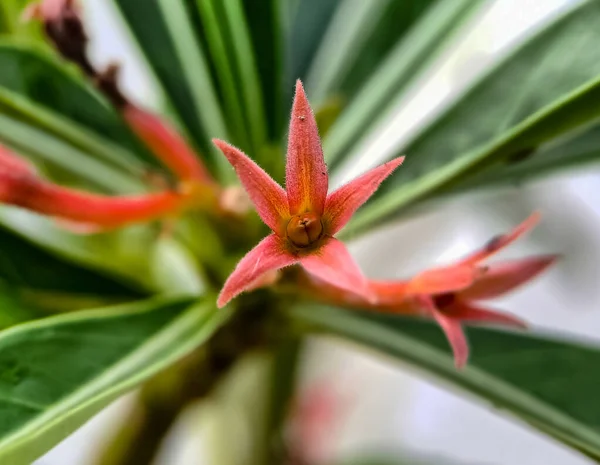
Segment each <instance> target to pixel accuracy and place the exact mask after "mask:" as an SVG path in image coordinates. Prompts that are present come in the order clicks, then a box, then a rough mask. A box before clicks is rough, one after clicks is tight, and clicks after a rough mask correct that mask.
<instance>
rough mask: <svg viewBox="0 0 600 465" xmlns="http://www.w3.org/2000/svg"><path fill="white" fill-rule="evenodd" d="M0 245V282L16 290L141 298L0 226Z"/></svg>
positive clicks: (135, 289)
mask: <svg viewBox="0 0 600 465" xmlns="http://www.w3.org/2000/svg"><path fill="white" fill-rule="evenodd" d="M0 243H1V244H2V254H0V280H1V281H2V282H3V283H6V284H8V285H10V286H11V287H12V288H13V289H15V290H17V289H21V290H23V291H36V292H46V293H71V294H74V295H80V296H81V295H97V296H105V297H111V298H132V297H141V296H143V295H144V293H143V292H142V289H141V288H139V287H136V286H135V285H134V284H133V283H129V285H128V284H127V283H126V282H125V281H124V280H122V279H121V280H116V279H114V278H111V277H109V276H107V275H105V274H103V273H101V272H98V271H94V270H91V269H89V268H85V267H83V266H77V265H75V264H73V263H70V262H69V261H67V260H64V259H62V258H60V257H59V256H56V255H53V254H52V253H50V252H47V251H45V250H43V249H41V248H39V247H36V246H35V245H34V244H32V243H31V242H29V241H27V240H26V239H24V238H23V237H20V236H18V235H17V234H15V233H14V232H11V231H10V230H8V229H6V228H4V227H1V226H0Z"/></svg>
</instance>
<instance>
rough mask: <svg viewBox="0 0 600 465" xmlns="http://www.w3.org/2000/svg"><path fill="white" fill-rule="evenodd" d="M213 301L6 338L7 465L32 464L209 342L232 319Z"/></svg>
mask: <svg viewBox="0 0 600 465" xmlns="http://www.w3.org/2000/svg"><path fill="white" fill-rule="evenodd" d="M213 300H214V299H211V298H208V297H207V298H206V299H205V300H204V301H202V302H200V303H198V304H197V305H193V306H191V302H190V301H189V300H183V301H182V300H180V301H164V300H163V301H161V300H154V301H147V302H140V303H136V304H131V305H127V306H120V307H114V308H110V309H101V310H90V311H85V312H79V313H77V314H70V315H68V316H61V317H54V318H48V319H45V320H41V321H37V322H33V323H28V324H25V325H21V326H17V327H14V328H12V329H9V330H6V331H4V332H2V333H0V416H1V417H2V419H3V421H2V423H1V424H0V461H1V462H2V463H7V464H11V465H21V464H23V465H26V464H30V463H31V462H32V461H33V460H34V459H35V458H37V457H38V456H39V455H41V454H42V453H44V452H45V451H47V450H48V449H50V448H51V447H52V446H54V445H55V444H56V443H58V442H59V441H61V440H62V439H64V438H65V437H66V436H67V435H69V434H70V433H71V432H73V431H74V430H75V429H76V428H78V427H79V426H81V424H83V423H84V422H85V421H86V420H88V419H89V418H90V417H91V416H92V415H94V414H95V413H96V412H98V411H99V410H101V409H102V408H103V407H104V406H106V405H107V404H108V403H109V402H111V401H112V400H114V399H115V398H117V397H118V396H119V395H121V394H123V393H124V392H127V391H128V390H130V389H132V388H134V387H135V386H136V385H138V384H140V383H141V382H142V381H144V380H146V379H148V378H149V377H150V376H152V375H153V374H155V373H157V372H159V371H160V370H162V369H163V368H165V367H167V366H168V365H170V364H171V363H173V362H174V361H175V360H177V359H179V358H181V357H182V356H184V355H186V354H188V353H189V352H190V351H192V350H193V349H195V348H196V347H197V346H198V345H200V344H202V343H203V342H204V341H205V340H206V339H207V338H209V337H210V335H211V334H212V333H213V332H214V331H215V330H216V329H217V328H218V327H219V326H221V325H222V324H223V323H224V322H225V321H226V320H227V318H228V317H229V315H230V314H229V313H228V312H227V311H218V310H217V309H216V308H215V307H214V303H213ZM65 347H68V348H69V350H65Z"/></svg>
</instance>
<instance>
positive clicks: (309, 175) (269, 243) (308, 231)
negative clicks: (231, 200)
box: [214, 81, 404, 307]
mask: <svg viewBox="0 0 600 465" xmlns="http://www.w3.org/2000/svg"><path fill="white" fill-rule="evenodd" d="M214 143H215V144H216V145H217V147H219V148H220V149H221V150H222V152H223V153H224V154H225V156H226V157H227V159H228V160H229V162H230V163H231V165H232V166H233V168H234V169H235V171H236V173H237V175H238V177H239V178H240V181H241V182H242V184H243V186H244V188H245V189H246V191H247V192H248V195H249V196H250V199H251V200H252V202H253V203H254V205H255V207H256V210H257V211H258V214H259V216H260V217H261V218H262V220H263V221H264V222H265V223H266V225H267V226H269V228H271V230H272V231H273V233H272V234H270V235H269V236H267V237H266V238H265V239H263V240H262V241H261V242H260V243H259V244H258V245H257V246H256V247H254V248H253V249H252V250H251V251H250V252H248V254H247V255H246V256H245V257H244V258H242V260H241V261H240V262H239V263H238V265H237V267H236V268H235V270H234V271H233V273H232V274H231V275H230V276H229V278H228V279H227V281H226V282H225V285H224V286H223V289H222V290H221V294H220V295H219V298H218V301H217V304H218V305H219V307H223V306H224V305H225V304H227V302H229V301H230V300H231V299H233V298H234V297H235V296H237V295H238V294H239V293H241V292H242V291H244V290H247V289H249V288H250V287H251V286H252V284H253V283H254V282H255V281H256V280H257V279H258V278H260V277H261V275H263V274H264V273H266V272H268V271H271V270H277V269H280V268H283V267H286V266H290V265H293V264H297V263H299V264H300V265H302V267H304V269H306V271H308V272H309V273H311V274H313V275H315V276H318V277H319V278H321V279H322V280H324V281H326V282H329V283H332V284H334V285H336V286H338V287H341V288H344V289H348V290H354V292H357V293H361V294H364V295H365V296H367V297H368V294H369V287H368V285H367V280H366V278H365V277H364V276H363V274H362V272H361V271H360V269H359V268H358V266H357V265H356V263H355V262H354V260H353V259H352V257H351V256H350V254H349V252H348V250H347V249H346V247H345V246H344V244H343V243H342V242H341V241H339V240H338V239H336V238H334V237H333V236H334V235H335V234H336V233H337V232H338V231H339V230H340V229H342V228H343V227H344V225H345V224H346V223H347V222H348V220H350V218H351V216H352V214H353V213H354V212H355V211H356V210H357V209H358V208H359V207H360V206H361V205H362V204H363V203H364V202H365V201H366V200H367V199H368V198H369V197H370V196H371V195H372V194H373V193H374V192H375V190H377V188H378V187H379V185H380V184H381V182H382V181H383V180H384V179H385V178H386V177H387V176H388V175H389V174H390V173H391V172H392V171H394V169H396V168H397V167H398V166H400V164H401V163H402V161H403V159H404V157H399V158H396V159H395V160H392V161H390V162H388V163H385V164H383V165H381V166H378V167H377V168H374V169H373V170H371V171H369V172H367V173H365V174H363V175H362V176H360V177H358V178H356V179H354V180H353V181H351V182H349V183H348V184H346V185H344V186H342V187H340V188H339V189H337V190H336V191H334V192H333V193H331V194H328V184H329V176H328V174H327V166H326V165H325V161H324V159H323V150H322V148H321V140H320V138H319V132H318V129H317V123H316V121H315V118H314V115H313V112H312V110H311V108H310V105H309V103H308V100H307V98H306V95H305V93H304V89H303V87H302V83H301V82H300V81H298V82H297V83H296V96H295V98H294V104H293V108H292V116H291V122H290V131H289V136H288V152H287V165H286V190H284V189H283V188H282V187H281V186H280V185H279V184H277V183H276V182H275V181H274V180H273V179H272V178H271V177H270V176H269V175H268V174H267V173H265V172H264V171H263V170H262V169H261V168H260V167H259V166H258V165H257V164H256V163H254V162H253V161H252V160H251V159H250V158H248V157H247V156H246V155H245V154H244V153H242V152H241V151H240V150H238V149H236V148H235V147H232V146H231V145H229V144H227V143H226V142H223V141H220V140H214Z"/></svg>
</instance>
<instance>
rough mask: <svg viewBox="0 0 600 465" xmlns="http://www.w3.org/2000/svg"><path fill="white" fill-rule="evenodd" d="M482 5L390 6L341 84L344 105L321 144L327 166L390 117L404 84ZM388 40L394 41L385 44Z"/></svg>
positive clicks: (468, 1) (468, 0) (461, 1)
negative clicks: (366, 51) (345, 100)
mask: <svg viewBox="0 0 600 465" xmlns="http://www.w3.org/2000/svg"><path fill="white" fill-rule="evenodd" d="M481 4H482V2H481V1H472V0H458V1H454V2H444V1H437V2H432V1H428V2H418V3H410V2H409V3H404V2H398V1H394V2H392V3H391V4H390V8H389V9H391V10H392V11H390V12H387V13H386V14H384V15H383V18H382V22H383V23H384V24H382V25H381V26H380V27H378V28H377V29H376V31H377V33H376V34H375V35H374V36H373V37H372V38H371V40H370V42H369V44H368V48H367V47H366V49H368V50H369V52H368V53H362V54H361V55H360V57H359V58H358V59H357V61H356V63H355V65H354V67H353V68H352V70H351V71H350V72H348V77H347V79H346V81H345V82H344V83H342V84H341V85H340V87H341V92H343V95H344V96H345V97H346V98H347V99H348V100H349V103H348V105H347V107H346V109H345V110H344V112H343V113H342V115H341V116H340V118H339V119H338V120H337V121H336V124H335V125H334V126H333V127H332V129H331V131H330V132H329V134H328V135H327V137H326V138H325V140H324V141H323V144H324V153H325V154H326V156H327V160H328V162H329V163H333V164H334V165H335V163H336V162H339V161H341V160H342V159H343V155H344V154H347V153H349V152H351V150H350V149H351V147H352V144H353V143H354V142H356V141H357V140H358V139H360V137H361V136H363V135H364V134H367V133H368V131H369V130H371V129H373V128H374V127H376V126H377V125H378V124H381V123H382V122H384V121H385V120H386V118H388V117H389V113H390V111H392V110H393V109H394V108H396V107H397V105H398V103H399V102H400V101H401V99H402V98H403V97H404V91H405V90H406V88H407V87H408V85H409V84H410V83H411V82H413V81H414V80H415V78H417V77H418V76H419V73H420V72H421V71H423V70H424V69H426V67H427V66H428V65H430V64H431V63H432V62H433V60H434V59H435V58H436V57H437V56H438V55H439V53H440V52H441V51H442V50H444V49H445V47H446V46H447V45H448V43H449V42H450V39H451V38H452V37H453V35H454V33H455V32H456V30H457V29H459V28H460V26H461V25H463V24H464V23H465V22H466V21H467V20H468V19H470V18H471V17H472V16H473V14H474V13H475V12H476V11H479V8H480V7H481ZM425 6H428V8H427V9H426V10H425V9H424V7H425ZM401 18H402V19H401ZM398 23H400V24H401V25H402V27H399V26H398V25H397V24H398ZM391 39H395V40H396V42H395V43H390V42H391ZM392 45H393V48H391V46H392ZM373 48H375V50H376V51H377V53H373V52H372V49H373ZM367 71H369V72H368V73H367ZM359 77H360V78H359Z"/></svg>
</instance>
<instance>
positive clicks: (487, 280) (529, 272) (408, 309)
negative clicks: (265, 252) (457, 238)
mask: <svg viewBox="0 0 600 465" xmlns="http://www.w3.org/2000/svg"><path fill="white" fill-rule="evenodd" d="M538 220H539V215H538V214H534V215H532V216H530V217H529V218H528V219H526V220H525V221H524V222H523V223H521V224H520V225H519V226H517V227H516V228H514V229H513V230H512V231H511V232H509V233H508V234H504V235H501V236H497V237H495V238H494V239H492V240H491V241H489V242H488V244H486V245H485V246H484V247H482V248H481V249H479V250H476V251H475V252H473V253H471V254H470V255H468V256H467V257H465V258H463V259H462V260H459V261H457V262H456V263H454V264H452V265H449V266H445V267H438V268H431V269H429V270H426V271H424V272H422V273H419V274H418V275H416V276H415V277H413V278H412V279H409V280H389V281H383V280H381V281H379V280H372V281H369V286H370V288H371V291H372V293H373V294H375V296H376V302H375V303H373V302H369V301H368V300H366V299H365V298H364V297H363V296H361V295H358V294H356V293H353V292H348V291H347V290H343V289H340V288H339V287H334V286H331V285H330V284H328V283H325V282H322V281H319V280H315V279H314V278H310V279H306V278H307V277H301V279H303V280H302V281H301V283H300V285H301V286H302V288H303V290H304V291H305V292H306V293H308V294H310V295H312V296H313V297H315V298H317V299H320V300H323V301H326V302H330V303H334V304H338V305H344V306H350V307H356V308H368V309H372V310H378V311H383V312H388V313H396V314H406V315H424V316H427V317H431V318H433V319H435V320H436V322H437V323H438V324H439V325H440V327H441V328H442V330H443V331H444V333H445V335H446V337H447V339H448V342H449V344H450V346H451V348H452V351H453V353H454V361H455V364H456V366H457V367H458V368H460V367H462V366H464V365H465V364H466V362H467V359H468V357H469V346H468V343H467V339H466V337H465V334H464V332H463V329H462V325H463V323H469V322H477V323H489V324H500V325H504V326H511V327H516V328H524V327H525V323H524V322H523V321H521V320H520V319H518V318H516V317H514V316H512V315H510V314H508V313H503V312H498V311H495V310H491V309H488V308H483V307H482V306H481V305H480V303H479V301H481V300H485V299H491V298H495V297H499V296H502V295H504V294H507V293H509V292H511V291H512V290H514V289H515V288H517V287H519V286H521V285H523V284H525V283H527V282H528V281H530V280H531V279H533V278H534V277H536V276H537V275H538V274H540V273H542V272H543V271H544V270H546V269H547V268H548V267H549V266H550V265H552V264H553V263H554V262H555V261H556V258H557V257H556V255H541V256H535V257H527V258H522V259H518V260H511V261H507V262H500V263H493V264H491V265H489V266H488V265H484V264H482V262H483V261H484V260H486V259H488V258H489V257H490V256H491V255H493V254H495V253H496V252H498V251H500V250H501V249H503V248H505V247H506V246H508V245H509V244H511V243H513V242H514V241H515V240H517V239H518V238H519V237H521V236H522V235H523V234H524V233H526V232H527V231H529V230H530V229H531V228H533V227H534V226H535V224H536V223H537V222H538Z"/></svg>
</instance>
